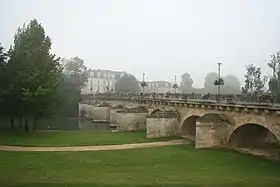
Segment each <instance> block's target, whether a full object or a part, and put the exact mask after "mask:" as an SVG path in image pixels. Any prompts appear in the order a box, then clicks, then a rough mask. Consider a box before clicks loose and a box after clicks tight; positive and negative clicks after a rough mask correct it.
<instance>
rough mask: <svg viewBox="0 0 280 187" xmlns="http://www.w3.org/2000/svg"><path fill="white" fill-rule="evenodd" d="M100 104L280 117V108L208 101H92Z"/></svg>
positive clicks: (106, 99)
mask: <svg viewBox="0 0 280 187" xmlns="http://www.w3.org/2000/svg"><path fill="white" fill-rule="evenodd" d="M96 100H98V101H100V102H104V101H106V102H113V101H115V102H121V103H129V104H131V103H134V104H139V105H153V106H156V107H157V106H168V107H187V108H197V109H199V108H201V109H208V110H218V111H235V112H245V113H255V114H261V113H265V114H274V113H275V114H277V115H280V107H279V106H275V105H268V104H267V105H264V104H257V103H237V104H230V103H222V102H221V103H217V102H207V101H182V100H181V101H180V100H166V99H151V98H141V99H140V98H138V99H135V98H117V97H102V98H100V97H98V98H92V99H91V101H96Z"/></svg>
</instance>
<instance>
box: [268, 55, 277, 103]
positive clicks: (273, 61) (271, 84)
mask: <svg viewBox="0 0 280 187" xmlns="http://www.w3.org/2000/svg"><path fill="white" fill-rule="evenodd" d="M267 65H268V67H270V68H271V69H272V76H271V77H270V80H269V83H268V86H269V90H270V91H271V92H272V94H273V96H274V97H276V100H277V101H279V98H280V51H278V52H277V53H276V54H273V55H271V59H270V61H269V62H268V63H267Z"/></svg>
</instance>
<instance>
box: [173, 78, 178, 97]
mask: <svg viewBox="0 0 280 187" xmlns="http://www.w3.org/2000/svg"><path fill="white" fill-rule="evenodd" d="M174 82H175V83H174V85H173V88H174V93H175V94H176V90H177V88H178V85H177V80H176V76H175V77H174Z"/></svg>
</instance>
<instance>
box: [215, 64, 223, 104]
mask: <svg viewBox="0 0 280 187" xmlns="http://www.w3.org/2000/svg"><path fill="white" fill-rule="evenodd" d="M221 64H222V63H220V62H219V63H218V77H217V79H216V80H215V81H214V85H215V86H218V97H217V102H218V103H219V102H220V96H221V86H223V85H224V80H223V79H222V78H221Z"/></svg>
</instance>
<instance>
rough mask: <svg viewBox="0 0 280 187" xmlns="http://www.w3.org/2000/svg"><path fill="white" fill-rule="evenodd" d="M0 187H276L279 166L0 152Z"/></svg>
mask: <svg viewBox="0 0 280 187" xmlns="http://www.w3.org/2000/svg"><path fill="white" fill-rule="evenodd" d="M0 186H3V187H11V186H13V187H49V186H57V187H62V186H70V187H96V186H97V187H98V186H105V187H140V186H142V187H144V186H165V187H171V186H173V187H183V186H185V187H217V186H218V187H277V186H280V163H279V162H276V161H269V160H266V159H264V158H260V157H254V156H248V155H242V154H240V153H237V152H234V151H230V150H219V149H217V150H215V149H213V150H211V149H200V150H198V149H194V148H192V147H187V148H185V146H183V145H181V146H169V147H161V148H143V149H131V150H122V151H95V152H44V153H42V152H40V153H39V152H37V153H36V152H33V153H31V152H0Z"/></svg>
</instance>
